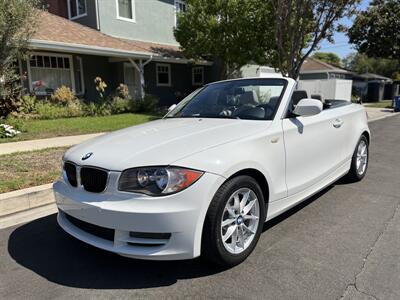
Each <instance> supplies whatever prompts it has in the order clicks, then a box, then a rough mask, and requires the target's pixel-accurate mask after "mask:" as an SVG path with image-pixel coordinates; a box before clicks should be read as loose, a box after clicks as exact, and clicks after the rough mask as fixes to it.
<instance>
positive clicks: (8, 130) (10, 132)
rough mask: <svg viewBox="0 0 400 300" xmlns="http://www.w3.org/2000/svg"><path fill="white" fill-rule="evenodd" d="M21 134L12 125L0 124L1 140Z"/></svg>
mask: <svg viewBox="0 0 400 300" xmlns="http://www.w3.org/2000/svg"><path fill="white" fill-rule="evenodd" d="M20 133H21V132H20V131H18V130H16V129H14V127H12V126H11V125H7V124H0V138H10V137H14V136H16V135H17V134H20Z"/></svg>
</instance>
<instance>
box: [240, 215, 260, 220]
mask: <svg viewBox="0 0 400 300" xmlns="http://www.w3.org/2000/svg"><path fill="white" fill-rule="evenodd" d="M243 219H245V220H258V217H257V216H253V215H244V216H243Z"/></svg>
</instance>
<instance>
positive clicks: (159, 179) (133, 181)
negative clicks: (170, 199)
mask: <svg viewBox="0 0 400 300" xmlns="http://www.w3.org/2000/svg"><path fill="white" fill-rule="evenodd" d="M203 174H204V172H201V171H195V170H190V169H185V168H179V167H148V168H134V169H128V170H125V171H123V172H122V174H121V177H120V179H119V183H118V189H119V190H120V191H124V192H133V193H143V194H146V195H151V196H162V195H168V194H173V193H177V192H179V191H182V190H184V189H185V188H187V187H189V186H191V185H192V184H193V183H195V182H196V181H197V180H198V179H199V178H200V177H201V176H202V175H203Z"/></svg>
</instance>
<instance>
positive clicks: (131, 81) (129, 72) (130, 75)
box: [124, 63, 139, 99]
mask: <svg viewBox="0 0 400 300" xmlns="http://www.w3.org/2000/svg"><path fill="white" fill-rule="evenodd" d="M138 80H139V78H138V76H137V71H136V69H135V68H134V67H133V66H132V64H130V63H124V83H125V84H126V85H127V86H128V89H129V95H130V96H131V97H132V98H134V99H135V98H136V97H137V96H138V93H139V88H138V87H139V85H138Z"/></svg>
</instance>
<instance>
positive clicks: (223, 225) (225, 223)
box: [221, 219, 236, 227]
mask: <svg viewBox="0 0 400 300" xmlns="http://www.w3.org/2000/svg"><path fill="white" fill-rule="evenodd" d="M235 220H236V219H226V220H224V221H223V222H222V224H221V225H222V227H225V226H228V225H231V224H232V223H233V222H235Z"/></svg>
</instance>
